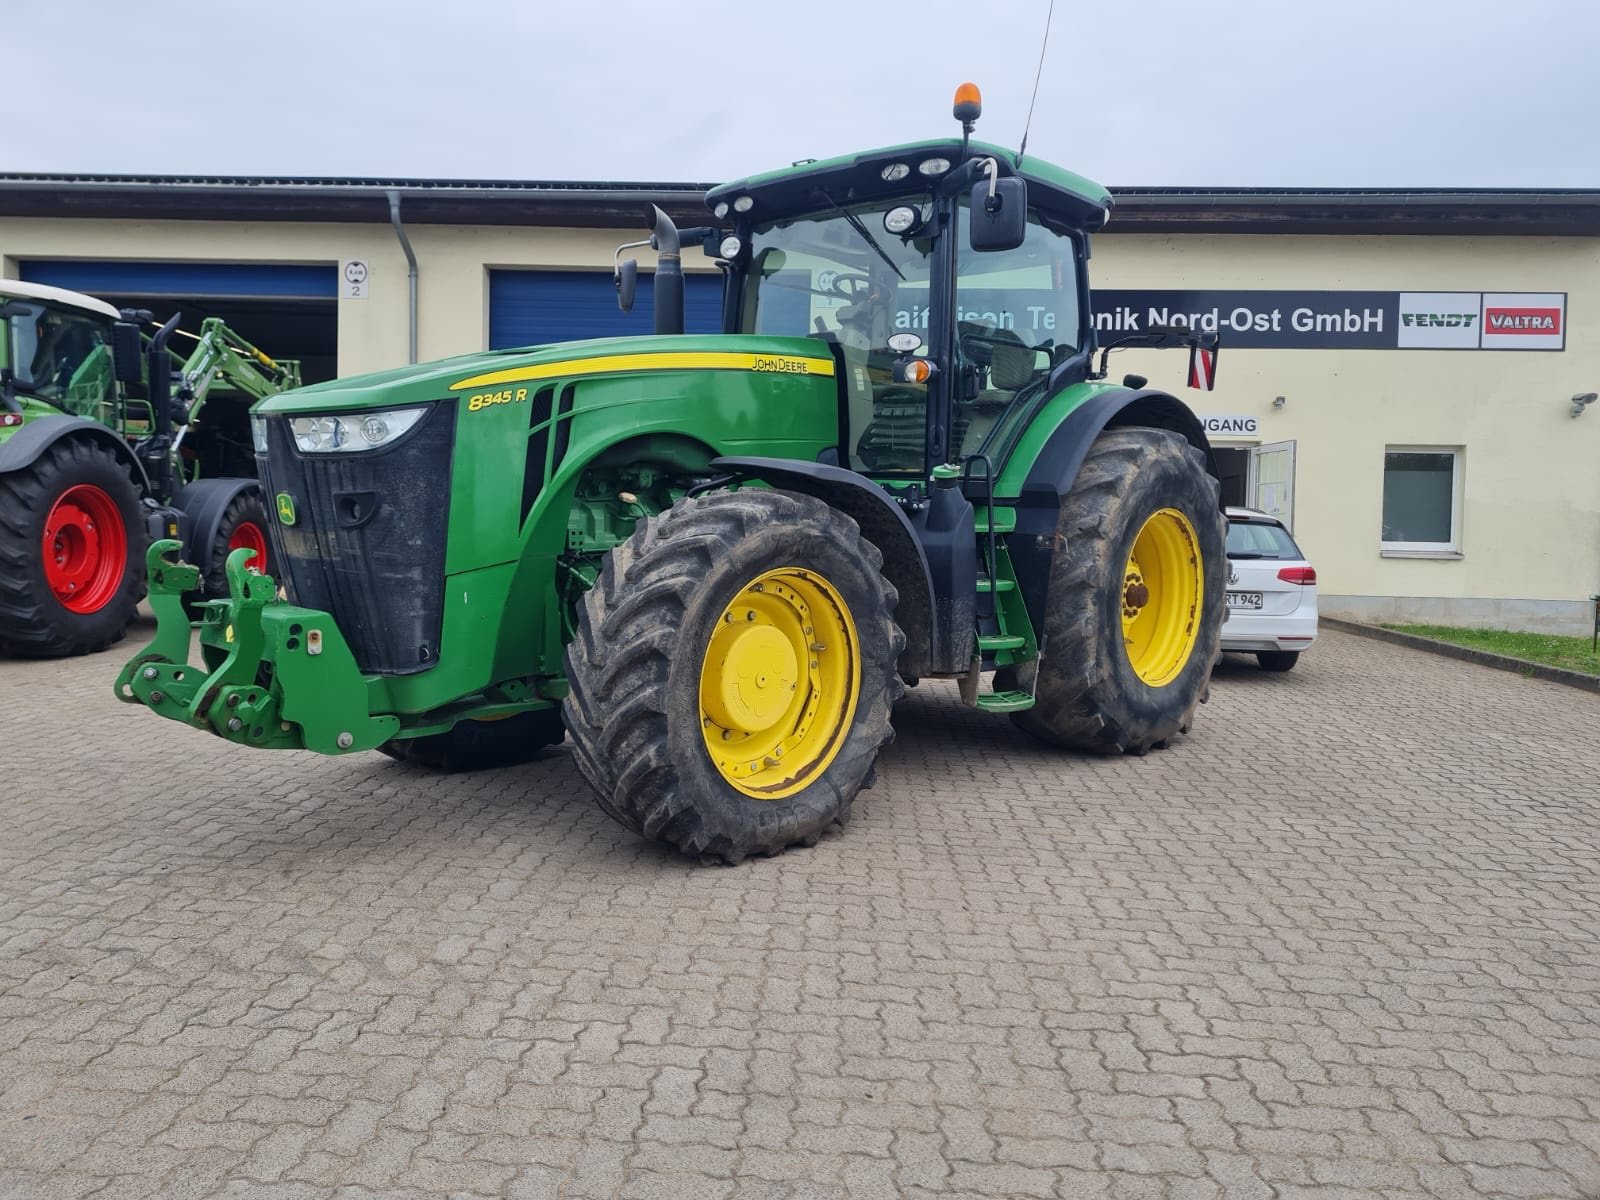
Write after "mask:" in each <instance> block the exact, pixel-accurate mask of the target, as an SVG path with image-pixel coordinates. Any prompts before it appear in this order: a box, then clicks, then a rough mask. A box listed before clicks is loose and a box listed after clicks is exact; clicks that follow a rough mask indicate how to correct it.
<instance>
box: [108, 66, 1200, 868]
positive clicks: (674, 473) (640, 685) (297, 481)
mask: <svg viewBox="0 0 1600 1200" xmlns="http://www.w3.org/2000/svg"><path fill="white" fill-rule="evenodd" d="M974 93H975V89H974ZM977 115H978V112H977V103H976V100H975V97H973V98H968V99H966V100H965V101H964V103H958V105H957V108H956V116H957V118H958V119H959V120H961V121H962V123H963V135H962V137H960V138H950V139H945V140H936V141H928V142H922V143H917V144H912V145H905V146H894V147H890V148H888V149H883V150H874V151H869V152H867V153H863V154H856V155H850V156H847V157H843V158H835V159H830V160H827V161H823V162H807V163H804V164H800V165H797V166H794V167H791V168H788V169H785V170H781V171H776V172H773V173H771V174H766V175H759V176H755V177H752V178H749V179H744V180H740V181H739V182H736V183H729V184H725V185H723V186H720V187H717V188H715V189H713V190H712V191H711V192H710V194H709V195H708V196H707V205H708V207H709V209H710V211H711V214H712V216H713V217H714V223H712V224H710V225H708V226H707V227H705V228H701V229H695V230H684V231H679V230H677V229H676V228H674V226H673V224H672V222H671V221H670V220H669V219H668V218H667V217H666V215H665V214H663V213H661V212H660V211H659V210H656V212H655V214H654V221H655V227H654V232H653V235H652V237H651V238H650V243H651V244H652V245H653V247H654V248H655V249H656V250H657V251H658V254H659V262H658V266H657V269H656V273H655V279H654V288H655V293H654V295H655V315H656V317H655V319H656V334H655V336H652V337H630V338H612V339H601V340H595V341H581V342H571V343H566V344H561V345H552V346H543V347H532V348H525V349H519V350H509V351H499V352H490V353H485V354H474V355H468V356H465V357H461V358H455V359H449V360H446V361H443V362H437V363H433V364H430V365H425V366H417V367H409V368H405V369H402V370H396V371H391V372H388V373H386V374H377V375H370V376H365V377H362V378H355V379H344V380H340V381H338V382H335V383H330V384H325V385H320V386H316V387H309V388H304V389H302V390H300V391H297V392H294V393H292V394H290V395H285V396H279V397H273V398H270V399H268V400H266V401H265V402H263V403H262V404H260V405H258V406H257V407H256V408H255V410H254V417H253V419H254V421H255V437H256V446H257V462H258V464H259V468H260V471H261V477H262V479H263V481H264V482H265V485H266V488H267V490H268V491H269V493H271V495H272V498H273V512H274V517H275V520H274V523H273V527H272V537H273V550H274V553H275V554H276V558H277V562H278V564H279V565H280V567H281V575H282V581H283V583H284V585H285V586H286V588H287V597H288V598H287V600H282V599H279V597H278V595H277V584H275V583H274V582H273V580H272V579H271V578H270V577H267V576H262V575H252V574H249V573H248V572H247V571H246V570H245V564H246V562H247V561H248V558H249V556H248V554H247V553H246V552H243V551H239V552H235V553H234V554H233V555H231V556H230V559H229V562H228V565H227V573H228V576H229V582H230V587H231V591H230V595H229V597H228V599H227V600H225V601H214V602H212V603H210V604H209V605H207V611H206V613H205V616H204V619H203V621H202V622H201V625H200V643H201V646H200V656H201V662H200V663H199V664H198V665H191V664H190V663H189V662H188V661H187V658H188V653H189V648H190V647H189V642H190V628H189V625H188V624H187V623H186V622H185V621H184V619H183V610H182V597H183V594H184V592H185V590H186V589H189V588H193V587H194V586H196V585H197V583H198V582H199V579H200V574H201V573H200V572H199V571H198V570H197V569H196V568H195V567H193V566H190V565H188V564H185V563H182V562H179V561H177V559H176V558H175V557H174V554H175V553H176V551H177V550H178V547H177V546H176V544H174V543H172V542H161V543H158V544H157V545H155V546H154V547H152V549H151V552H150V572H151V598H152V604H153V605H154V607H155V608H156V610H157V613H158V615H159V617H160V624H159V628H158V632H157V636H156V638H155V641H154V642H153V643H152V644H151V646H150V647H148V648H147V649H146V650H144V651H143V652H142V653H140V654H139V655H138V656H136V657H135V658H134V659H133V661H131V662H130V663H129V664H128V665H127V666H126V667H125V668H124V670H123V672H122V674H121V677H120V678H119V679H118V682H117V688H118V694H119V695H120V696H122V698H123V699H125V700H128V701H130V702H134V703H140V704H144V705H146V706H147V707H149V708H150V709H152V710H153V711H155V712H157V713H159V714H161V715H162V716H166V717H170V718H172V719H174V720H178V721H183V722H186V723H188V724H191V725H194V726H196V727H198V728H201V729H204V730H207V731H209V732H212V733H214V734H216V735H218V736H221V737H223V738H226V739H228V740H230V741H234V742H237V743H239V744H240V745H244V746H258V747H278V748H290V749H309V750H316V751H320V752H323V753H327V754H345V753H351V752H355V751H361V750H374V749H375V750H381V751H383V752H385V753H387V754H389V755H391V756H393V757H395V758H398V759H402V760H406V761H409V762H413V763H418V764H422V765H428V766H435V767H441V768H468V767H476V766H488V765H504V764H509V763H514V762H518V761H521V760H524V759H527V758H529V757H531V756H533V755H534V754H535V753H537V752H538V750H539V749H540V748H541V747H543V746H546V745H549V744H552V743H555V742H559V741H560V740H562V739H563V737H565V736H570V737H571V739H572V743H573V747H574V750H575V752H576V759H577V763H578V765H579V767H580V768H581V769H582V772H583V774H584V775H585V777H586V778H587V779H588V781H589V782H590V783H591V784H592V785H593V787H594V792H595V797H596V800H597V801H598V803H599V805H600V807H601V808H603V809H604V810H605V811H606V812H607V813H609V814H610V815H611V816H612V817H614V818H616V819H617V820H618V821H620V822H621V823H622V824H624V825H626V826H627V827H628V828H630V829H632V830H635V831H637V832H638V833H640V834H642V835H644V836H645V837H648V838H652V839H656V840H659V841H663V842H667V843H670V844H671V845H673V846H675V847H677V848H678V849H680V850H682V851H685V852H687V853H690V854H694V855H701V856H706V857H713V858H721V859H723V860H726V861H729V862H737V861H739V860H740V859H742V858H744V857H746V856H748V855H751V854H759V853H774V852H777V851H780V850H782V849H784V848H785V847H787V846H790V845H793V844H796V843H800V844H811V843H813V842H815V841H816V840H817V838H818V837H820V836H821V835H822V834H823V833H824V832H825V831H826V830H828V829H829V828H830V827H832V826H835V825H838V824H842V823H843V822H844V821H845V820H846V818H847V817H848V815H849V810H850V805H851V802H852V800H853V798H854V797H855V795H856V793H857V791H858V790H859V789H860V788H861V787H863V786H864V785H865V784H866V783H867V782H868V781H869V780H870V779H871V777H872V769H873V762H874V759H875V758H876V757H877V755H878V751H879V749H880V748H881V747H882V746H883V745H884V744H885V743H887V742H888V741H889V740H890V738H891V737H892V730H891V727H890V716H891V711H892V709H893V706H894V703H895V701H896V700H897V699H899V698H900V696H901V695H902V693H903V691H904V688H905V686H906V685H907V684H914V683H916V682H917V681H918V680H919V679H927V678H947V679H954V680H957V681H958V682H959V687H960V694H961V696H962V698H963V700H964V701H965V702H966V703H967V704H969V705H972V706H974V707H976V708H979V709H984V710H988V711H991V712H996V713H1007V714H1010V717H1011V719H1012V720H1013V721H1015V722H1016V723H1017V724H1018V725H1019V726H1021V727H1022V728H1023V729H1025V730H1027V731H1028V732H1029V733H1031V734H1033V735H1035V736H1037V737H1038V738H1040V739H1042V740H1044V741H1046V742H1049V743H1051V744H1054V745H1057V746H1063V747H1071V748H1076V749H1080V750H1088V751H1096V752H1106V753H1115V752H1126V753H1134V754H1142V753H1144V752H1146V751H1148V750H1150V749H1151V748H1155V747H1161V746H1164V745H1166V743H1167V741H1168V740H1169V739H1170V738H1172V737H1173V736H1174V735H1176V734H1178V733H1179V732H1180V731H1186V730H1187V729H1188V728H1189V724H1190V722H1191V721H1192V720H1193V719H1194V713H1195V708H1196V706H1197V705H1198V704H1199V703H1200V702H1201V701H1202V700H1203V699H1204V698H1205V694H1206V689H1207V686H1208V681H1209V678H1210V674H1211V669H1212V665H1213V662H1214V660H1215V658H1216V656H1217V646H1218V634H1219V627H1220V625H1221V622H1222V616H1223V591H1224V574H1225V570H1224V552H1223V540H1224V534H1223V518H1222V514H1221V511H1220V508H1219V502H1218V483H1217V480H1216V478H1215V472H1214V470H1213V469H1212V468H1211V466H1210V463H1209V448H1208V446H1207V442H1206V438H1205V434H1204V432H1203V430H1202V427H1201V424H1200V422H1199V421H1198V420H1197V419H1196V418H1195V416H1194V415H1193V414H1192V413H1191V412H1190V410H1189V409H1188V408H1187V407H1186V406H1185V405H1183V404H1182V403H1180V402H1179V401H1178V400H1176V399H1174V398H1173V397H1172V396H1170V395H1168V394H1166V393H1164V392H1161V391H1157V390H1153V389H1149V388H1146V387H1145V386H1144V381H1143V380H1140V379H1138V378H1136V377H1129V378H1128V379H1125V380H1124V381H1123V383H1122V385H1120V386H1119V385H1114V384H1110V383H1107V382H1105V381H1104V375H1105V355H1104V354H1103V353H1102V354H1101V355H1100V361H1099V364H1098V369H1097V367H1096V363H1095V361H1094V353H1095V350H1096V348H1097V347H1096V343H1095V335H1094V332H1093V323H1092V321H1091V319H1090V315H1089V286H1088V279H1087V276H1086V273H1085V265H1086V263H1087V261H1088V258H1089V244H1088V235H1089V232H1090V231H1091V230H1095V229H1098V228H1100V227H1101V226H1102V225H1103V223H1104V222H1105V220H1106V218H1107V215H1108V211H1109V208H1110V204H1111V200H1110V197H1109V196H1108V195H1107V193H1106V192H1105V191H1104V190H1103V189H1102V188H1100V187H1098V186H1096V185H1095V184H1093V183H1090V182H1089V181H1088V180H1085V179H1082V178H1079V177H1078V176H1076V175H1073V174H1070V173H1068V172H1066V171H1063V170H1060V169H1058V168H1056V167H1053V166H1050V165H1048V164H1046V163H1043V162H1040V161H1038V160H1036V159H1031V158H1020V157H1019V156H1018V155H1017V154H1014V153H1011V152H1008V151H1005V150H1002V149H999V148H996V147H993V146H987V145H981V144H976V143H970V140H969V135H970V132H971V124H972V121H973V120H975V119H976V117H977ZM689 239H693V240H695V241H698V242H701V243H703V244H704V245H705V246H706V247H707V249H708V251H709V252H710V253H711V254H712V255H713V256H714V257H715V258H716V259H717V260H718V261H719V263H720V265H721V267H722V269H723V271H724V272H725V274H726V291H725V300H724V305H723V328H724V330H725V332H723V333H721V334H718V335H710V336H692V335H686V334H684V333H683V332H682V328H683V325H682V312H683V308H682V295H683V283H682V273H681V263H680V250H681V243H682V241H684V240H689ZM641 244H642V243H641ZM617 280H618V286H619V290H620V292H621V299H622V300H623V302H624V304H626V303H627V302H629V301H630V300H631V293H632V290H633V286H634V281H635V267H634V265H633V264H632V263H631V262H628V263H623V264H621V265H620V266H619V267H618V271H617ZM1137 340H1138V341H1139V343H1140V344H1144V345H1182V344H1186V345H1188V346H1189V347H1190V351H1191V375H1194V376H1200V377H1202V378H1203V379H1204V380H1207V381H1208V380H1209V378H1210V376H1211V371H1212V368H1213V367H1214V365H1215V358H1214V356H1215V352H1216V345H1215V340H1214V337H1211V336H1210V335H1203V334H1197V333H1191V332H1190V331H1188V330H1185V329H1181V328H1180V329H1161V330H1156V331H1153V332H1149V333H1143V334H1141V335H1139V336H1138V339H1137ZM1119 344H1120V343H1119ZM1107 348H1108V347H1107ZM985 676H988V677H989V680H988V683H987V685H986V684H985Z"/></svg>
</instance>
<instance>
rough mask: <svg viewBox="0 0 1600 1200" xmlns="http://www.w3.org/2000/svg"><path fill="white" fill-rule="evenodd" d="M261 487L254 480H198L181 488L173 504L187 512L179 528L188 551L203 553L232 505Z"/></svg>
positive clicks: (192, 554) (193, 553)
mask: <svg viewBox="0 0 1600 1200" xmlns="http://www.w3.org/2000/svg"><path fill="white" fill-rule="evenodd" d="M260 490H261V485H260V484H259V483H257V482H256V481H255V480H254V479H197V480H195V481H194V482H193V483H190V484H186V485H184V486H183V487H182V488H180V489H179V490H178V494H177V495H176V496H175V497H173V501H172V506H173V507H174V508H176V509H179V510H180V511H181V512H182V513H183V517H182V520H181V524H180V526H179V528H180V529H181V530H182V540H183V546H184V552H185V553H186V554H189V555H191V556H194V555H199V554H201V553H202V550H203V548H205V547H208V546H210V545H211V544H212V542H213V541H214V540H215V539H216V536H217V526H218V525H219V524H220V523H221V522H222V515H223V514H224V513H225V512H227V511H228V505H230V504H232V503H233V502H234V500H235V499H236V498H237V497H238V496H239V495H240V493H242V492H249V491H256V492H259V491H260ZM209 569H210V568H209V567H206V566H202V568H201V570H202V571H205V570H209Z"/></svg>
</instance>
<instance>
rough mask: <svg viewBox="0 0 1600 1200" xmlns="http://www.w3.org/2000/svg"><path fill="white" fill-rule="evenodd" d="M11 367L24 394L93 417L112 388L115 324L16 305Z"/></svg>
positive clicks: (8, 343) (10, 345) (8, 350)
mask: <svg viewBox="0 0 1600 1200" xmlns="http://www.w3.org/2000/svg"><path fill="white" fill-rule="evenodd" d="M10 308H11V312H12V314H13V315H12V316H11V318H10V320H9V321H8V322H7V324H8V326H9V328H8V329H7V330H6V364H7V365H8V366H10V368H11V370H12V373H13V376H14V377H15V380H16V386H17V389H18V390H19V391H23V392H28V393H31V394H33V395H35V396H38V397H39V398H40V399H41V400H48V401H49V402H50V403H52V404H54V405H56V406H57V407H58V408H65V409H67V410H68V411H70V412H74V413H82V414H86V415H87V414H90V413H91V411H92V410H94V409H97V408H98V407H99V406H100V405H101V404H102V403H103V402H105V401H106V399H107V397H108V394H109V390H110V387H111V356H110V349H109V347H110V342H111V321H110V319H109V318H107V317H103V316H99V315H98V314H94V313H85V312H76V311H74V310H72V309H63V308H56V307H54V306H53V305H45V304H36V303H31V302H24V301H12V302H11V305H10Z"/></svg>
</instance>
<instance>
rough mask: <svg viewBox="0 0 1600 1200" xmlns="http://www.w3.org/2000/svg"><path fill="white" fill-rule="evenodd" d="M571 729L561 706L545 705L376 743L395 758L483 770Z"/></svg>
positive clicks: (521, 757) (528, 754) (532, 753)
mask: <svg viewBox="0 0 1600 1200" xmlns="http://www.w3.org/2000/svg"><path fill="white" fill-rule="evenodd" d="M566 735H567V731H566V729H565V727H564V726H563V725H562V724H561V711H560V710H559V709H555V708H541V709H536V710H534V711H532V712H522V713H518V714H516V716H513V717H504V718H502V719H500V720H498V721H458V722H457V723H456V724H455V725H454V726H452V727H451V728H450V729H447V730H446V731H445V732H443V733H431V734H428V735H427V736H426V737H416V738H391V739H390V740H389V741H387V742H385V743H384V744H383V745H381V746H379V747H378V753H380V754H387V755H388V756H389V757H390V758H392V759H394V760H396V761H397V762H403V763H410V764H411V765H413V766H418V767H427V768H429V769H430V770H434V771H444V772H452V773H453V772H456V771H483V770H488V769H490V768H492V767H514V766H517V765H519V764H521V763H525V762H531V761H532V760H533V759H534V758H535V757H537V756H538V754H539V752H540V751H541V750H544V749H545V748H546V747H548V746H559V745H560V744H561V741H562V739H563V738H565V737H566Z"/></svg>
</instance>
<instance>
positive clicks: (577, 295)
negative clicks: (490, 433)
mask: <svg viewBox="0 0 1600 1200" xmlns="http://www.w3.org/2000/svg"><path fill="white" fill-rule="evenodd" d="M651 283H652V280H651V277H650V275H649V274H647V273H645V272H640V274H639V290H638V293H637V296H636V298H635V299H634V304H633V311H632V312H623V311H622V310H621V309H619V308H618V307H617V292H616V288H615V287H614V286H613V285H612V282H611V276H610V275H609V274H607V273H604V272H599V271H490V272H489V348H490V349H491V350H503V349H506V348H508V347H513V346H539V345H545V344H547V343H550V342H570V341H577V340H579V339H581V338H597V337H626V336H628V335H630V334H648V333H650V332H652V331H653V329H654V328H655V325H654V321H655V316H654V314H655V306H654V304H653V302H652V300H653V298H652V295H651V293H652V290H653V289H652V287H651ZM683 283H684V289H683V291H684V299H683V324H684V329H685V331H686V332H689V333H716V332H717V331H718V330H720V329H721V328H722V276H721V275H685V276H684V280H683Z"/></svg>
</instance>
